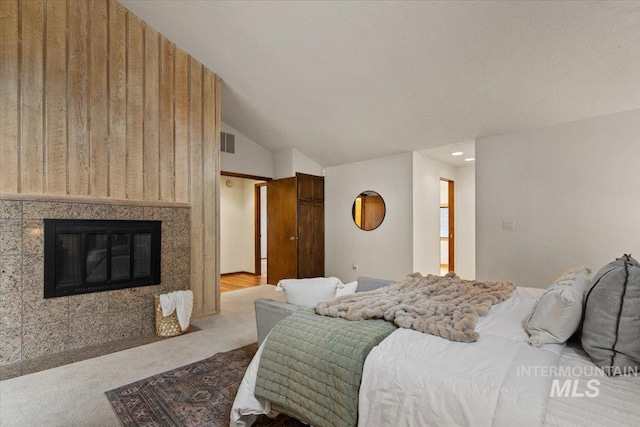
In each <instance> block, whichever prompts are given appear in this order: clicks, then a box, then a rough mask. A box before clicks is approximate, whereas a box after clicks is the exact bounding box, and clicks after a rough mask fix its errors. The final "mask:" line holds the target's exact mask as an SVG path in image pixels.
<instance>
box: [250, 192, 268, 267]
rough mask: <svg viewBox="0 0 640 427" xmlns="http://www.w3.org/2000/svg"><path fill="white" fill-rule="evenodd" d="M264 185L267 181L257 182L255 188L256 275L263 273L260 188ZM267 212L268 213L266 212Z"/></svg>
mask: <svg viewBox="0 0 640 427" xmlns="http://www.w3.org/2000/svg"><path fill="white" fill-rule="evenodd" d="M262 187H265V188H266V187H267V183H266V182H262V183H260V184H255V188H254V190H253V191H254V196H253V200H254V201H253V205H254V207H255V223H254V224H255V225H254V227H253V229H254V230H255V236H254V260H255V269H254V271H255V275H256V276H261V275H262V248H261V243H262V236H261V233H260V232H261V231H262V230H261V228H262V227H261V225H262V222H261V220H260V219H261V218H260V217H261V216H262V207H261V206H262V203H261V202H262V200H261V199H262V196H261V195H260V189H261V188H262ZM265 214H266V213H265Z"/></svg>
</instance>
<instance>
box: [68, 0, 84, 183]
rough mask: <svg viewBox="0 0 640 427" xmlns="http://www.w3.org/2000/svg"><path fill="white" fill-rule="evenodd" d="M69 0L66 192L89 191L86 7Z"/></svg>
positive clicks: (78, 0) (82, 3) (77, 1)
mask: <svg viewBox="0 0 640 427" xmlns="http://www.w3.org/2000/svg"><path fill="white" fill-rule="evenodd" d="M88 5H89V4H88V2H86V1H84V0H70V1H69V77H68V81H69V119H68V120H69V141H68V145H69V146H68V151H69V165H70V167H69V170H68V171H67V174H68V180H69V183H68V187H69V194H70V195H74V196H86V195H88V194H89V63H88V61H89V53H88V48H89V38H88V33H89V31H88V28H89V26H88V22H89V7H88Z"/></svg>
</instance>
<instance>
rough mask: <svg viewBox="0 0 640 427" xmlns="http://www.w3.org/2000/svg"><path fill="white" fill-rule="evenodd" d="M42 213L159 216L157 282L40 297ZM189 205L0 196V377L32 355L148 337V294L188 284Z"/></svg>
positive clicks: (19, 367) (82, 216) (151, 312)
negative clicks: (160, 235) (125, 203)
mask: <svg viewBox="0 0 640 427" xmlns="http://www.w3.org/2000/svg"><path fill="white" fill-rule="evenodd" d="M44 218H64V219H130V220H159V221H162V260H161V271H162V273H161V274H162V284H161V285H152V286H143V287H138V288H131V289H121V290H114V291H105V292H98V293H91V294H83V295H73V296H68V297H58V298H49V299H46V300H45V299H44V297H43V292H44V291H43V290H44V274H43V268H44V267H43V260H44V239H43V230H44V223H43V219H44ZM189 253H190V208H188V207H158V206H138V205H130V204H127V205H119V204H104V203H90V202H58V201H31V200H12V199H7V198H5V199H0V377H3V376H5V377H6V375H2V372H3V371H4V372H6V373H13V374H14V375H11V376H15V375H16V374H19V373H23V372H24V370H23V369H22V365H23V363H25V362H28V361H29V360H32V359H36V358H40V357H43V356H52V355H55V354H57V353H62V352H68V351H73V350H76V349H82V348H85V347H91V346H95V345H97V344H103V343H108V342H114V341H118V340H123V339H135V338H137V337H144V336H152V335H153V334H154V327H155V314H154V308H153V295H154V294H159V293H165V292H171V291H174V290H182V289H188V288H189V282H190V280H189V276H190V260H189Z"/></svg>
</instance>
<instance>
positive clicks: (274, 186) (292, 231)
mask: <svg viewBox="0 0 640 427" xmlns="http://www.w3.org/2000/svg"><path fill="white" fill-rule="evenodd" d="M296 194H297V191H296V178H284V179H277V180H273V181H269V182H267V283H270V284H272V285H276V284H278V282H279V281H280V280H281V279H291V278H296V277H298V268H297V263H298V260H297V253H298V245H297V218H296V217H297V215H296V208H297V200H296Z"/></svg>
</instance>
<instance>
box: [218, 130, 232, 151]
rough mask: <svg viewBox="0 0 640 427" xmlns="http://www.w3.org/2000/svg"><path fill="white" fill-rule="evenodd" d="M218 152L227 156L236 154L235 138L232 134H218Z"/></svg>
mask: <svg viewBox="0 0 640 427" xmlns="http://www.w3.org/2000/svg"><path fill="white" fill-rule="evenodd" d="M220 151H222V152H223V153H229V154H234V153H235V152H236V136H235V135H234V134H232V133H226V132H220Z"/></svg>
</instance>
